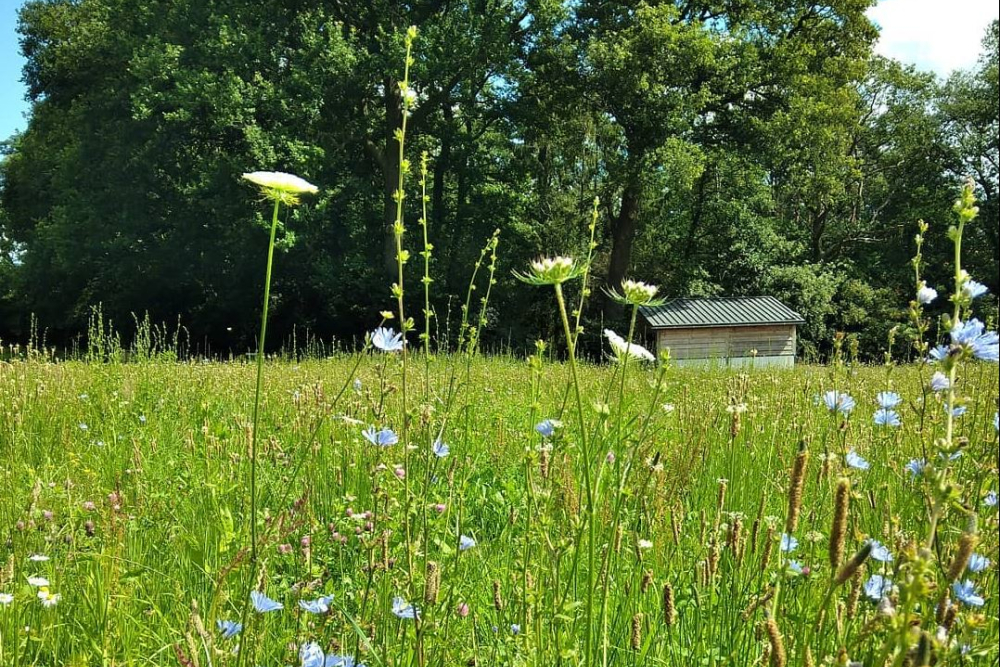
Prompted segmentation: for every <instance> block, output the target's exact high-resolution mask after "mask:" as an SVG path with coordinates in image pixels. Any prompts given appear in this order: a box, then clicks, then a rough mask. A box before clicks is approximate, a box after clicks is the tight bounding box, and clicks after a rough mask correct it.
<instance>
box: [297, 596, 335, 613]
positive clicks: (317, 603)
mask: <svg viewBox="0 0 1000 667" xmlns="http://www.w3.org/2000/svg"><path fill="white" fill-rule="evenodd" d="M331 602H333V596H332V595H324V596H322V597H319V598H316V599H315V600H299V607H301V608H302V610H303V611H307V612H309V613H310V614H325V613H327V612H329V611H330V603H331Z"/></svg>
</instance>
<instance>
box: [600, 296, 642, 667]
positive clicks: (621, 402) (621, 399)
mask: <svg viewBox="0 0 1000 667" xmlns="http://www.w3.org/2000/svg"><path fill="white" fill-rule="evenodd" d="M638 314H639V306H636V305H633V306H632V320H631V321H630V322H629V327H628V338H626V339H625V342H626V347H625V354H624V355H623V359H622V372H621V383H620V384H619V387H618V410H617V414H616V415H615V442H616V443H619V444H621V442H622V415H623V413H624V411H625V371H626V370H627V369H628V360H629V357H630V356H631V354H629V352H630V351H631V349H632V337H633V336H634V335H635V322H636V317H637V316H638ZM639 442H640V441H636V444H635V448H636V449H637V448H638V447H639ZM634 460H635V451H634V450H633V452H632V454H631V455H630V456H629V461H628V465H627V466H626V468H625V470H624V471H623V472H622V477H621V482H620V484H619V486H618V497H617V499H616V503H615V516H614V521H613V522H612V527H611V534H612V535H617V534H618V526H619V525H621V507H622V502H621V500H622V497H623V493H624V491H625V482H626V479H627V477H628V473H629V469H630V468H631V463H632V461H634ZM610 561H611V551H610V550H609V551H608V555H607V559H606V561H605V562H606V563H607V571H608V572H610V571H611V565H610ZM601 569H602V570H603V569H604V566H602V568H601ZM610 581H611V577H610V576H605V577H604V585H603V586H602V587H601V665H603V666H604V667H607V664H608V592H609V585H610Z"/></svg>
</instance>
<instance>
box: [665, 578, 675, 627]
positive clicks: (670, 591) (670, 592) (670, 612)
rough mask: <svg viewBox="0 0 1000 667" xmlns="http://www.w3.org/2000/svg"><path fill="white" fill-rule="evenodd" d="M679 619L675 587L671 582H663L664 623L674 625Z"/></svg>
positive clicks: (669, 625)
mask: <svg viewBox="0 0 1000 667" xmlns="http://www.w3.org/2000/svg"><path fill="white" fill-rule="evenodd" d="M676 621H677V609H676V608H675V607H674V587H673V586H671V585H670V582H669V581H668V582H667V583H665V584H663V624H664V625H666V626H667V627H668V628H670V627H673V625H674V623H675V622H676Z"/></svg>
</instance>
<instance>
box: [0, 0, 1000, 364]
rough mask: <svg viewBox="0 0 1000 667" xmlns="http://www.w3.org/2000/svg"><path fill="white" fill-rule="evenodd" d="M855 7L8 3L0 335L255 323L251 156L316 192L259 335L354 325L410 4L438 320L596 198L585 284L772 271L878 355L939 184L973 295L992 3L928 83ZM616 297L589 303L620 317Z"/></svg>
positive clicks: (206, 334)
mask: <svg viewBox="0 0 1000 667" xmlns="http://www.w3.org/2000/svg"><path fill="white" fill-rule="evenodd" d="M869 4H870V2H869V1H868V0H830V1H827V2H811V1H807V0H791V1H789V0H781V1H778V0H758V1H756V2H752V3H748V2H715V1H707V0H694V1H691V2H636V1H634V0H616V1H615V2H598V1H591V0H581V1H580V2H577V3H563V2H557V1H554V0H517V1H515V0H500V1H497V2H483V1H480V0H476V1H470V2H463V1H459V2H438V1H437V0H430V1H428V2H422V3H417V4H414V5H410V6H407V5H400V4H399V3H393V2H374V3H373V2H370V1H367V0H366V1H365V2H356V1H355V0H331V1H323V2H312V3H299V2H290V1H288V0H266V1H262V2H247V1H246V0H218V1H216V2H211V3H206V2H202V1H201V0H171V1H169V2H167V1H165V0H164V1H156V2H149V1H148V0H31V1H29V2H27V3H26V5H25V6H24V8H23V9H22V10H21V23H20V30H21V34H22V48H23V51H24V54H25V56H26V57H27V59H28V65H27V67H26V70H25V77H26V81H27V83H28V86H29V90H30V95H31V98H32V100H33V111H32V117H31V121H30V124H29V127H28V129H27V130H26V131H25V132H24V133H23V134H20V135H18V136H15V137H13V138H12V139H11V140H10V141H9V142H8V144H7V146H6V157H5V159H4V161H3V163H2V165H0V336H2V337H4V338H6V339H10V338H11V337H14V338H22V339H23V338H24V337H26V336H27V333H28V328H29V326H30V317H31V314H32V313H33V314H35V315H36V316H37V318H38V323H39V325H40V326H41V327H42V328H43V329H45V330H47V331H49V340H50V341H53V342H65V341H67V340H69V339H70V338H71V337H72V336H73V335H75V334H77V333H79V332H80V331H82V330H83V329H84V328H85V326H86V322H87V320H88V318H89V316H90V313H91V308H92V307H93V306H95V305H97V304H99V303H100V304H103V312H104V313H105V315H106V316H107V317H109V318H111V319H112V320H114V321H116V322H119V323H121V322H123V321H130V320H131V318H132V314H133V313H135V314H137V315H139V316H141V315H142V314H143V313H144V312H146V311H148V312H149V313H150V316H151V317H152V319H153V320H154V321H167V322H171V323H173V322H176V320H177V318H178V316H180V319H181V322H182V324H183V325H184V326H185V327H186V329H187V331H188V332H189V333H190V336H191V339H192V341H194V342H193V344H194V345H197V346H199V347H201V348H202V349H205V347H206V345H211V347H212V349H213V350H221V351H226V350H236V351H243V350H245V349H247V348H252V347H253V340H254V336H255V330H254V329H255V327H254V326H253V325H252V324H251V322H250V319H249V318H247V317H245V314H246V313H248V312H253V311H256V310H257V309H258V308H259V298H260V297H259V294H260V292H261V283H260V275H259V272H258V270H257V267H258V266H259V263H260V261H261V258H262V257H263V255H264V250H265V247H266V224H265V223H264V219H263V215H265V213H266V212H265V211H263V210H262V211H261V213H259V214H258V215H257V216H256V218H255V217H254V216H252V215H250V214H248V211H252V210H254V207H253V205H252V199H253V197H254V196H255V193H254V192H253V190H252V189H250V188H248V187H246V186H245V185H244V184H241V183H240V181H239V178H238V177H239V175H240V174H241V173H242V172H244V171H250V170H254V169H278V170H285V171H290V172H293V173H298V174H300V175H302V176H304V177H307V178H308V179H309V180H310V181H312V182H314V183H316V184H317V185H319V186H320V187H321V189H322V192H321V195H320V196H319V197H316V198H313V199H311V200H310V201H309V202H307V205H306V206H303V207H300V208H298V209H296V210H295V212H294V214H292V215H291V216H290V217H289V219H288V220H286V221H285V222H286V225H285V230H286V231H285V234H284V236H283V241H284V247H285V249H284V250H283V252H282V253H281V254H280V255H279V256H278V258H277V260H276V261H277V265H278V266H279V267H280V268H279V270H278V278H277V283H276V284H275V286H274V291H273V303H272V314H273V315H272V317H273V323H274V325H275V329H276V332H275V333H276V335H275V336H273V337H272V339H271V340H273V341H280V340H287V338H288V337H289V336H290V335H291V333H292V331H293V328H294V327H297V328H298V331H299V332H300V333H301V332H302V331H303V330H304V329H309V330H311V331H312V332H314V333H317V334H319V335H321V336H324V337H329V336H331V335H336V336H339V337H341V338H350V337H352V336H357V335H358V334H359V333H360V332H361V331H363V326H364V325H367V324H370V322H366V323H364V324H362V323H361V322H360V316H361V315H362V314H363V313H370V312H372V310H373V308H375V309H377V308H382V307H385V306H387V305H389V303H390V295H389V293H388V290H387V289H386V288H385V284H386V280H385V277H386V275H387V273H391V271H392V270H394V268H395V254H394V249H393V239H392V234H391V226H392V225H391V223H392V220H393V216H394V202H393V199H392V192H393V190H394V188H395V184H396V181H397V175H398V170H399V159H398V156H397V155H396V151H395V146H396V144H395V139H394V137H393V131H394V130H395V128H396V127H398V126H399V124H400V121H401V118H402V110H401V104H400V91H399V88H398V85H397V84H398V80H397V77H398V76H399V75H400V73H401V67H400V63H401V61H402V51H403V46H402V38H401V34H402V31H403V29H404V28H405V27H406V26H408V25H411V24H413V25H416V26H417V27H418V29H419V31H420V39H419V43H418V45H417V48H416V51H415V57H416V62H415V64H414V68H413V71H412V75H411V79H412V80H413V82H414V84H413V85H414V88H415V90H416V91H417V93H418V104H417V106H416V109H415V110H414V112H413V114H412V116H411V118H410V119H409V128H408V135H409V136H408V146H407V154H408V155H409V157H410V160H411V162H413V163H414V164H416V163H418V162H419V156H420V154H421V152H423V151H425V150H426V151H429V153H430V163H429V174H428V197H429V201H428V208H429V214H428V217H429V233H430V236H431V241H432V243H433V244H434V246H435V247H434V251H433V258H432V263H431V275H432V277H433V279H434V280H435V283H436V285H435V294H436V297H435V299H436V300H435V302H434V303H433V306H434V308H435V310H436V311H437V312H438V318H437V321H436V323H435V327H434V329H435V331H436V332H437V334H438V335H437V339H438V343H439V345H440V346H441V347H445V346H447V345H449V344H451V345H453V344H454V336H455V329H456V327H455V326H454V323H455V321H456V320H457V318H458V308H457V306H458V304H459V303H461V302H462V301H463V300H464V294H465V289H466V285H467V283H468V279H469V272H470V269H471V266H472V264H473V262H474V261H475V259H476V257H478V254H479V249H480V248H481V247H482V246H483V245H484V244H485V243H486V242H487V239H488V238H489V237H490V236H491V234H492V233H493V231H494V230H495V229H499V230H500V248H499V254H500V271H499V273H498V275H499V277H500V280H501V282H502V283H503V282H508V281H510V280H511V279H510V276H509V269H511V268H515V267H519V266H522V265H523V263H524V261H525V260H526V259H527V258H529V257H532V256H534V255H536V254H537V253H539V252H545V253H551V252H571V253H580V252H582V250H583V249H584V248H585V246H586V243H587V238H588V232H587V228H586V225H587V222H588V220H589V210H590V207H591V202H592V201H593V199H594V197H595V196H598V197H600V200H601V202H602V204H601V209H600V213H601V215H600V218H599V221H598V237H599V238H598V241H599V245H598V248H597V254H596V258H595V266H596V278H597V280H598V285H600V284H602V283H604V282H607V284H611V285H615V284H617V283H618V279H619V278H620V277H621V276H622V275H624V274H626V273H637V274H641V275H642V276H643V277H644V278H647V279H650V280H652V281H653V282H656V283H658V284H660V285H662V286H663V289H664V293H665V294H666V295H668V296H671V295H691V294H694V295H699V294H700V295H706V294H733V295H739V294H760V293H769V294H775V295H777V296H779V297H781V298H783V299H785V300H786V301H787V302H788V303H789V304H790V305H792V306H793V307H795V308H797V309H799V310H800V312H802V313H803V314H804V315H805V316H806V317H807V319H808V324H807V326H806V327H805V328H804V331H803V334H804V335H803V344H804V349H805V351H807V352H812V351H820V352H824V351H828V350H829V347H830V343H831V340H832V336H833V332H835V331H847V332H852V333H856V334H858V335H859V337H860V342H861V344H862V351H863V352H867V353H869V354H871V353H874V352H875V351H877V350H878V348H879V345H880V344H881V343H882V342H883V341H884V340H885V330H884V329H885V328H887V327H888V326H889V325H888V324H885V325H883V324H882V323H883V322H887V321H888V320H890V319H897V320H898V319H902V318H901V317H900V313H899V312H898V304H905V303H906V302H907V300H908V298H909V295H910V292H911V290H912V280H911V279H910V274H909V271H908V270H907V268H906V263H905V259H906V258H907V257H909V254H910V239H911V238H912V235H913V232H914V231H915V227H914V223H915V221H916V220H917V219H919V218H924V219H926V220H927V221H928V222H929V223H930V224H931V230H930V232H929V233H928V235H927V246H926V248H925V254H926V259H927V262H928V266H927V277H928V280H929V282H930V283H931V284H932V285H940V283H941V281H942V280H944V279H945V277H946V276H947V275H948V274H947V271H946V270H945V269H943V268H942V266H943V261H944V260H945V259H946V258H947V256H948V253H949V247H948V244H947V240H946V238H945V234H944V228H945V223H944V221H945V220H946V219H947V211H948V207H949V206H950V204H951V201H952V200H953V198H954V194H955V192H956V190H957V184H958V182H959V180H960V179H961V178H964V177H966V176H972V177H973V178H975V181H976V185H977V195H978V197H979V199H980V202H981V208H982V214H981V216H980V219H979V222H977V224H976V226H975V228H970V230H969V232H968V235H969V236H968V239H967V241H968V242H967V255H968V260H967V265H968V268H969V270H970V272H971V273H972V274H973V275H974V276H975V277H976V278H977V279H978V280H980V281H981V282H984V283H985V284H986V285H987V286H988V287H990V289H991V292H992V294H996V293H997V292H998V288H1000V284H998V268H997V265H998V257H1000V254H998V240H997V233H998V232H997V230H998V225H1000V223H998V205H997V197H998V186H997V150H998V148H997V123H998V120H997V119H998V113H997V99H998V94H997V25H996V24H995V23H994V25H993V26H992V28H991V30H990V32H989V34H988V36H987V38H986V40H985V42H984V55H983V57H982V60H981V63H980V65H979V66H978V67H977V68H976V69H975V70H973V71H970V72H962V73H958V74H956V75H954V76H953V77H952V78H951V79H949V80H948V81H946V82H940V81H935V80H934V79H933V78H932V77H930V76H927V75H923V74H920V73H917V72H915V71H913V70H911V69H908V68H905V67H902V66H901V65H899V64H898V63H894V62H887V61H885V60H882V59H880V58H877V57H873V55H872V52H871V45H872V43H873V41H874V39H875V38H876V31H875V29H874V27H873V26H872V25H871V24H870V22H869V21H868V20H867V18H866V17H865V10H866V9H867V8H868V6H869ZM970 38H971V39H975V38H976V36H970ZM408 190H409V194H410V196H409V198H408V204H407V217H408V219H409V220H411V221H412V220H415V219H416V218H417V217H418V216H419V208H418V207H419V200H420V198H419V197H417V196H415V195H416V192H415V182H414V179H412V178H411V179H410V181H408ZM415 240H416V239H415V237H413V235H412V234H411V236H410V237H407V239H406V240H405V241H406V243H407V245H409V246H411V247H412V246H415V243H414V241H415ZM416 250H417V248H415V247H413V251H414V252H415V251H416ZM408 270H412V271H414V272H416V271H417V270H418V267H417V266H415V265H413V266H410V267H408ZM417 277H418V276H417V275H416V274H414V278H415V279H416V278H417ZM501 287H503V285H502V286H501ZM498 294H499V296H498V298H496V299H494V301H493V307H492V308H491V311H490V313H489V319H490V324H491V326H490V327H489V329H490V331H489V332H485V333H484V335H486V336H487V339H486V340H485V341H484V344H485V345H487V346H489V345H496V344H497V343H499V342H505V343H506V342H508V341H510V342H511V343H512V344H513V345H514V346H515V347H516V348H519V349H520V348H522V347H523V344H524V342H525V341H526V340H528V339H529V338H530V337H531V336H533V335H535V334H536V333H537V332H538V331H539V329H543V328H545V327H550V326H551V324H550V323H549V322H548V319H547V318H546V317H545V312H544V311H543V310H541V309H539V308H538V307H537V306H534V305H531V304H526V302H525V299H524V293H523V291H520V289H518V288H513V287H511V288H510V289H500V290H498ZM411 296H412V297H413V298H414V299H416V298H418V295H417V293H416V292H413V293H412V294H411ZM408 298H410V297H408ZM416 303H417V302H414V306H412V307H410V308H409V310H410V312H413V313H419V311H420V308H419V307H417V306H416ZM993 303H994V304H995V300H994V302H993ZM984 304H985V306H983V307H985V308H986V311H987V312H983V313H981V316H983V317H987V316H989V314H990V312H989V311H990V310H991V309H992V312H995V306H993V305H990V304H989V303H987V302H984ZM608 305H609V304H606V303H602V302H600V301H599V300H598V301H596V302H595V303H594V304H593V305H592V306H591V307H590V309H589V310H588V312H587V313H585V319H586V320H587V321H589V322H594V323H596V322H599V321H601V320H607V319H614V318H616V317H619V316H620V313H618V312H617V310H615V309H614V308H609V307H607V306H608ZM449 323H450V324H451V325H452V326H450V327H449V326H448V325H449ZM449 333H450V337H451V340H448V338H449ZM490 337H492V338H490Z"/></svg>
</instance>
